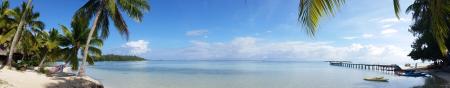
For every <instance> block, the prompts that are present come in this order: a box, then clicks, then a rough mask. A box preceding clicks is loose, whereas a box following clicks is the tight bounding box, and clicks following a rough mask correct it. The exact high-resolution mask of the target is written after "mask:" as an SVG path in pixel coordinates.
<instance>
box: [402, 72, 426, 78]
mask: <svg viewBox="0 0 450 88" xmlns="http://www.w3.org/2000/svg"><path fill="white" fill-rule="evenodd" d="M400 75H401V76H409V77H425V76H427V74H426V73H422V72H414V73H403V74H400Z"/></svg>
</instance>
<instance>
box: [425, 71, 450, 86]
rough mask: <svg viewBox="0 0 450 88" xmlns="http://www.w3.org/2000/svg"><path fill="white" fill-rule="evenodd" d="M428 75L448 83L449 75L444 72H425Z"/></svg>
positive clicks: (449, 81)
mask: <svg viewBox="0 0 450 88" xmlns="http://www.w3.org/2000/svg"><path fill="white" fill-rule="evenodd" d="M427 73H428V74H430V75H433V76H436V77H438V78H441V79H444V80H445V81H447V82H448V83H450V73H449V72H445V71H444V70H431V71H429V72H427Z"/></svg>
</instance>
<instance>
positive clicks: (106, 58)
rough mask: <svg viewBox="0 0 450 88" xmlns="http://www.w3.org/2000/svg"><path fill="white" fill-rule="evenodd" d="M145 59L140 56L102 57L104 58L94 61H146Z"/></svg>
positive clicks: (111, 55) (112, 55) (110, 55)
mask: <svg viewBox="0 0 450 88" xmlns="http://www.w3.org/2000/svg"><path fill="white" fill-rule="evenodd" d="M144 60H145V59H144V58H142V57H138V56H131V55H114V54H108V55H102V57H100V58H97V59H94V61H144Z"/></svg>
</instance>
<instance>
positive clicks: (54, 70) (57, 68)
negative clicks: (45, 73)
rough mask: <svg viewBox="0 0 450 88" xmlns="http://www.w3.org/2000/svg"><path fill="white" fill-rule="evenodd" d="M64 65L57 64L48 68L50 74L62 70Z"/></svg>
mask: <svg viewBox="0 0 450 88" xmlns="http://www.w3.org/2000/svg"><path fill="white" fill-rule="evenodd" d="M64 67H65V65H57V66H55V67H54V68H52V69H50V70H49V73H50V74H54V73H58V72H62V71H63V70H64Z"/></svg>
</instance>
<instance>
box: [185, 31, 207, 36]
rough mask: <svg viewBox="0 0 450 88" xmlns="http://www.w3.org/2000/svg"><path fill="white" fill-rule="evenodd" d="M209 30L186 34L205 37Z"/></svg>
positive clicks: (187, 34)
mask: <svg viewBox="0 0 450 88" xmlns="http://www.w3.org/2000/svg"><path fill="white" fill-rule="evenodd" d="M206 34H208V30H191V31H188V32H186V36H205V35H206Z"/></svg>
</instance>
